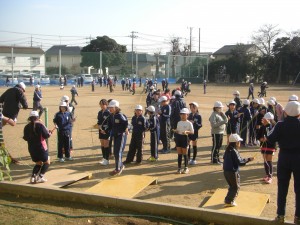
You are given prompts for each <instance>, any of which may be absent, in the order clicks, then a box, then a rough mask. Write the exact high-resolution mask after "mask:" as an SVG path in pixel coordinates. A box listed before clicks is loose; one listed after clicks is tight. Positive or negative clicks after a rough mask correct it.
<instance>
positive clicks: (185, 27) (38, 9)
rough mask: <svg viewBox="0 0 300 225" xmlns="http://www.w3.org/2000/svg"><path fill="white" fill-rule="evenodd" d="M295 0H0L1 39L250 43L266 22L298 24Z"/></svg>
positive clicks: (206, 45) (151, 48)
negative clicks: (98, 37) (173, 39)
mask: <svg viewBox="0 0 300 225" xmlns="http://www.w3.org/2000/svg"><path fill="white" fill-rule="evenodd" d="M299 8H300V1H298V0H85V1H83V0H1V1H0V9H1V13H0V21H1V22H0V45H9V46H11V45H18V46H30V45H31V44H32V46H41V47H42V48H43V49H44V50H47V49H48V48H50V47H51V46H52V45H59V44H66V45H70V46H85V45H87V44H88V43H89V40H90V38H91V39H93V38H96V37H97V36H103V35H107V36H109V37H111V38H112V39H115V40H116V41H117V42H118V44H122V45H126V46H127V50H128V51H131V48H132V45H131V43H132V39H131V37H130V35H131V34H132V33H131V32H132V31H134V32H136V33H134V35H135V36H136V37H135V38H134V39H133V44H134V45H133V50H134V51H136V52H148V53H151V54H153V53H157V52H161V53H165V52H167V51H170V48H171V47H170V46H171V45H170V40H171V39H172V38H173V37H179V38H180V43H181V44H182V45H184V44H189V43H190V31H191V30H192V51H197V52H198V51H199V28H200V51H201V52H215V51H217V50H218V49H219V48H221V47H222V46H224V45H231V44H237V43H244V44H248V43H251V36H252V35H253V34H254V32H255V31H257V30H258V29H259V28H260V27H262V26H263V25H264V24H272V25H277V28H279V29H281V30H282V33H281V35H282V36H286V33H285V32H292V31H297V30H300V24H299V19H300V14H299Z"/></svg>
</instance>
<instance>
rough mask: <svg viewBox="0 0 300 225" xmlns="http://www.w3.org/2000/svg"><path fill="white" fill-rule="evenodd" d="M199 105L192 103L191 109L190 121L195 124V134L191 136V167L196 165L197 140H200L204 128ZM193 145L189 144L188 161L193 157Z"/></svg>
mask: <svg viewBox="0 0 300 225" xmlns="http://www.w3.org/2000/svg"><path fill="white" fill-rule="evenodd" d="M198 106H199V105H198V103H197V102H192V103H190V109H191V113H190V115H189V116H188V120H189V121H190V122H191V123H192V124H193V128H194V133H193V134H190V135H189V142H190V141H192V145H193V159H191V160H190V161H189V164H190V165H196V164H197V161H196V156H197V139H198V131H199V129H200V128H201V127H202V117H201V115H200V114H199V111H198ZM190 156H191V145H190V143H189V149H188V159H190V158H191V157H190Z"/></svg>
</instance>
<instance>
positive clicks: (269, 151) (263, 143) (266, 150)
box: [257, 112, 276, 184]
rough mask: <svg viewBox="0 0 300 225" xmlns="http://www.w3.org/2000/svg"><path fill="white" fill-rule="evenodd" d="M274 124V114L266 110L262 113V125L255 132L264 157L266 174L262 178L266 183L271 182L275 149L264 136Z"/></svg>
mask: <svg viewBox="0 0 300 225" xmlns="http://www.w3.org/2000/svg"><path fill="white" fill-rule="evenodd" d="M274 125H275V121H274V115H273V114H272V113H270V112H268V113H266V114H265V115H264V118H263V119H262V126H261V127H260V129H259V130H258V133H257V140H259V141H260V149H261V154H262V156H263V159H264V167H265V171H266V176H265V177H264V178H263V180H264V181H265V182H266V183H267V184H271V183H272V175H273V165H272V158H273V155H274V152H275V151H276V149H275V144H274V143H270V142H268V141H267V139H266V136H267V133H268V132H269V131H271V130H272V128H273V126H274Z"/></svg>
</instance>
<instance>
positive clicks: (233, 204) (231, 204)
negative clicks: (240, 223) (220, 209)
mask: <svg viewBox="0 0 300 225" xmlns="http://www.w3.org/2000/svg"><path fill="white" fill-rule="evenodd" d="M235 206H237V204H236V202H235V201H232V202H230V203H225V207H235Z"/></svg>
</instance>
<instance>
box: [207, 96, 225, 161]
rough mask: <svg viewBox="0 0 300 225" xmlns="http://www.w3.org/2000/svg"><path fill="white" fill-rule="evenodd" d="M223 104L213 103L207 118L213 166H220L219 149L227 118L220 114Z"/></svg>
mask: <svg viewBox="0 0 300 225" xmlns="http://www.w3.org/2000/svg"><path fill="white" fill-rule="evenodd" d="M223 107H224V106H223V104H222V102H220V101H216V102H215V103H214V107H213V112H212V114H211V115H210V117H209V122H210V125H211V135H212V142H213V146H212V149H211V162H212V163H214V164H221V163H222V162H221V161H220V159H219V152H220V148H221V147H222V144H223V135H224V131H225V126H226V123H227V122H228V118H227V117H226V115H225V114H224V113H223V112H222V109H223Z"/></svg>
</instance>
